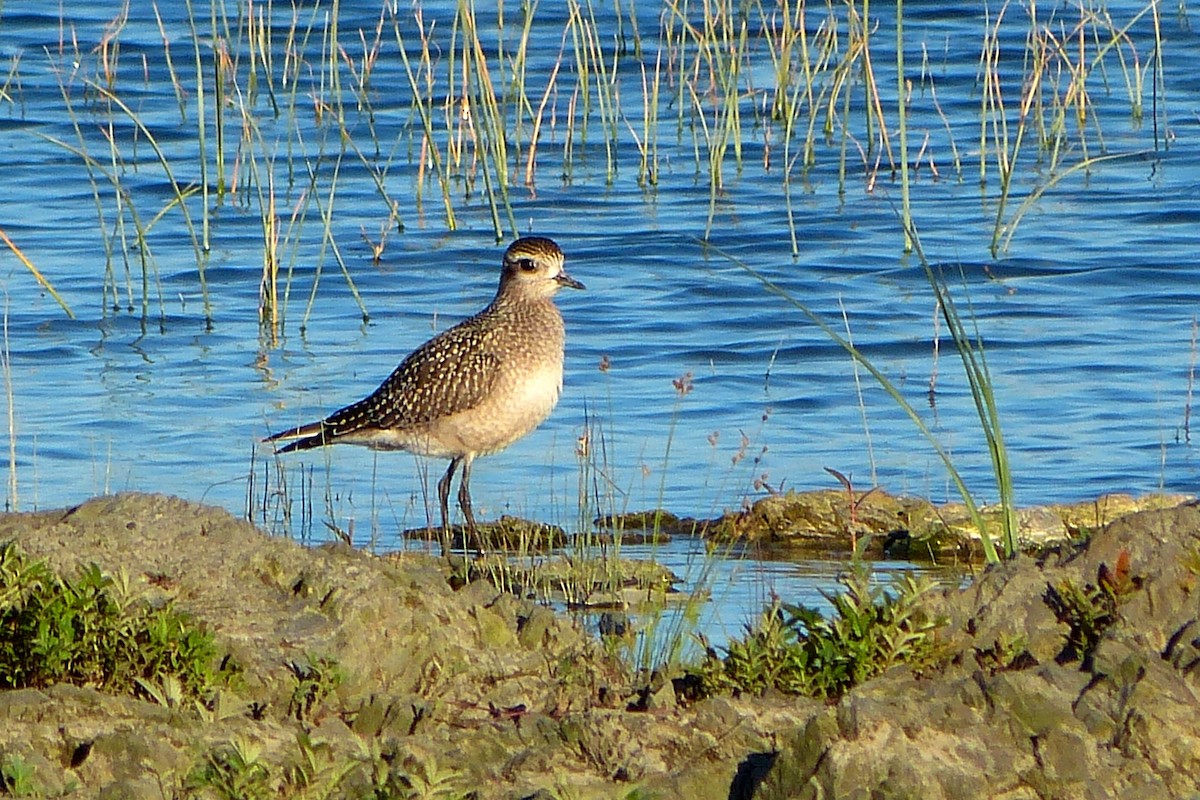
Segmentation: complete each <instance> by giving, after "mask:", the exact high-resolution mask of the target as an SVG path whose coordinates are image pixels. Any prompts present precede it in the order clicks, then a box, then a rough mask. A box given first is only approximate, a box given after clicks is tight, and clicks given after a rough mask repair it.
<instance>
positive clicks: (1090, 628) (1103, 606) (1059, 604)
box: [1044, 550, 1141, 671]
mask: <svg viewBox="0 0 1200 800" xmlns="http://www.w3.org/2000/svg"><path fill="white" fill-rule="evenodd" d="M1140 586H1141V581H1140V579H1139V578H1137V577H1134V576H1133V575H1132V573H1131V571H1130V566H1129V552H1128V551H1126V550H1122V551H1121V553H1120V555H1119V556H1118V557H1117V566H1116V568H1115V569H1112V570H1110V569H1109V568H1108V565H1106V564H1101V565H1100V570H1099V574H1098V576H1097V579H1096V583H1095V584H1091V583H1087V584H1084V585H1083V586H1080V585H1079V584H1078V583H1076V582H1075V581H1073V580H1071V579H1070V578H1065V579H1063V580H1062V581H1060V582H1059V583H1058V585H1057V586H1053V585H1051V586H1047V587H1046V593H1045V595H1044V599H1045V601H1046V605H1047V606H1049V607H1050V610H1051V611H1053V612H1054V616H1055V618H1057V619H1058V621H1059V622H1063V623H1066V624H1067V626H1068V628H1069V630H1068V632H1067V641H1066V644H1065V645H1064V646H1063V649H1062V651H1061V652H1060V653H1059V654H1058V656H1057V657H1056V659H1055V660H1056V661H1058V663H1060V664H1069V663H1071V662H1073V661H1080V662H1082V663H1081V668H1082V669H1084V670H1088V671H1090V670H1091V668H1092V659H1093V657H1094V656H1095V654H1096V648H1097V647H1098V646H1099V644H1100V640H1101V639H1102V638H1103V636H1104V632H1105V631H1106V630H1108V629H1109V628H1110V627H1112V625H1113V624H1114V623H1115V622H1116V621H1117V612H1118V607H1119V606H1120V604H1121V603H1122V602H1124V600H1125V598H1126V597H1127V596H1128V595H1129V594H1131V593H1132V592H1134V591H1135V590H1136V589H1138V588H1139V587H1140Z"/></svg>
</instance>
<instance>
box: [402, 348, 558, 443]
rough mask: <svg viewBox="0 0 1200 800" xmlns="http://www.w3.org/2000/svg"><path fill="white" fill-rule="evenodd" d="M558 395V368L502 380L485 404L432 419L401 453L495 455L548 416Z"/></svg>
mask: <svg viewBox="0 0 1200 800" xmlns="http://www.w3.org/2000/svg"><path fill="white" fill-rule="evenodd" d="M561 391H562V365H561V364H546V365H544V366H541V367H539V368H537V369H535V370H530V371H526V372H525V373H524V374H522V375H519V376H516V375H514V376H505V378H504V379H502V381H501V384H500V385H499V386H497V387H496V390H495V391H494V392H493V393H492V395H491V397H489V398H488V400H487V401H486V402H485V403H483V404H482V405H479V406H476V407H475V408H472V409H469V410H467V411H462V412H459V413H457V414H452V415H450V416H448V417H445V418H443V419H440V420H437V421H435V422H434V423H433V424H432V425H430V426H429V430H428V433H427V434H426V435H424V436H420V437H419V439H418V441H415V442H411V443H409V445H408V446H406V447H405V448H404V449H406V450H412V451H413V452H417V453H421V454H422V455H428V456H434V457H441V458H455V457H457V456H461V455H465V454H466V453H473V454H474V455H487V454H488V453H495V452H497V451H499V450H503V449H504V448H505V447H508V446H509V445H510V444H512V443H513V442H515V441H516V440H518V439H520V438H521V437H523V436H525V435H526V434H528V433H529V432H530V431H532V430H533V429H534V428H536V427H537V426H538V425H540V424H541V423H542V422H543V421H544V420H545V419H546V417H548V416H550V412H551V411H552V410H554V406H555V404H556V403H558V396H559V394H560V393H561Z"/></svg>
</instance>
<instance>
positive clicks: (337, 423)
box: [263, 395, 379, 453]
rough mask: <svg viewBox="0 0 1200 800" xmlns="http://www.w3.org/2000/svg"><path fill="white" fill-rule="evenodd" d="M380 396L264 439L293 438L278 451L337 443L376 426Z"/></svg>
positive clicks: (278, 448) (369, 398) (308, 448)
mask: <svg viewBox="0 0 1200 800" xmlns="http://www.w3.org/2000/svg"><path fill="white" fill-rule="evenodd" d="M378 406H379V400H378V399H377V398H376V397H375V396H374V395H372V396H371V397H368V398H365V399H363V400H359V401H358V402H357V403H353V404H351V405H348V406H346V407H345V408H343V409H341V410H340V411H335V412H334V413H332V414H330V415H329V416H328V417H326V418H325V419H323V420H321V421H320V422H310V423H308V424H307V425H299V426H297V427H295V428H289V429H287V430H286V431H280V432H279V433H274V434H271V435H270V436H268V437H267V438H266V439H263V441H264V442H277V441H280V440H282V439H292V440H294V441H289V442H288V443H287V444H285V445H284V446H283V447H276V449H275V452H276V453H290V452H292V451H293V450H311V449H312V448H314V447H324V446H325V445H327V444H333V443H334V442H336V441H338V440H339V439H343V438H345V437H347V436H350V435H351V434H354V433H356V432H358V431H361V430H364V429H368V428H371V427H372V423H371V422H370V420H371V419H372V418H373V416H374V415H375V414H376V413H377V411H378Z"/></svg>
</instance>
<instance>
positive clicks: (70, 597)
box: [0, 542, 216, 699]
mask: <svg viewBox="0 0 1200 800" xmlns="http://www.w3.org/2000/svg"><path fill="white" fill-rule="evenodd" d="M0 630H2V631H4V636H3V637H0V688H23V687H35V688H36V687H40V686H48V685H50V684H52V683H58V682H62V681H67V682H71V683H78V684H90V685H95V686H99V687H101V688H103V689H105V690H107V691H113V692H127V693H131V694H135V695H138V696H142V697H149V698H151V699H153V694H152V693H151V692H150V691H149V689H148V687H153V686H159V687H162V686H167V685H170V686H173V687H175V692H174V694H175V695H176V696H180V697H182V696H185V695H186V696H190V697H197V696H200V695H202V694H203V693H205V692H206V691H207V689H208V688H209V686H210V684H211V682H212V677H213V674H212V662H213V658H214V656H215V654H216V648H215V646H214V644H213V639H212V634H210V633H208V632H207V631H205V630H203V629H201V628H198V627H197V626H196V625H195V623H194V622H193V621H192V619H191V618H190V617H188V616H187V615H185V614H182V613H180V612H178V611H175V610H174V609H173V608H172V607H171V606H170V605H167V606H164V607H162V608H152V607H150V606H149V604H147V603H145V602H144V601H138V600H133V599H131V598H130V597H129V590H128V586H127V585H126V584H125V581H124V580H123V579H122V580H121V581H120V582H119V583H118V582H117V581H114V580H113V578H111V577H109V576H106V575H104V574H103V573H102V572H101V571H100V568H99V567H98V566H96V565H95V564H93V565H91V566H89V567H87V568H85V569H83V570H81V571H80V573H79V574H78V575H77V576H76V577H74V578H70V579H68V578H64V577H62V576H60V575H57V574H55V573H54V572H53V571H51V570H50V568H49V567H48V566H47V565H46V563H45V562H44V561H31V560H29V559H28V558H26V557H25V556H24V554H22V553H21V552H20V551H19V550H18V549H17V547H16V545H15V544H14V543H12V542H8V543H5V544H3V545H0Z"/></svg>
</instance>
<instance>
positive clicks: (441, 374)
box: [268, 312, 501, 453]
mask: <svg viewBox="0 0 1200 800" xmlns="http://www.w3.org/2000/svg"><path fill="white" fill-rule="evenodd" d="M485 313H486V312H485ZM481 316H482V315H479V316H475V317H472V318H471V319H468V320H465V321H464V322H462V323H460V324H459V325H456V326H455V327H453V328H450V329H449V330H446V331H443V332H442V333H440V334H438V335H437V336H435V337H434V338H432V339H430V340H429V341H428V342H426V343H425V344H423V345H421V346H420V347H418V348H417V349H416V350H414V351H413V352H412V353H410V354H409V356H408V358H406V359H404V361H402V362H401V363H400V366H398V367H396V369H395V371H394V372H392V374H391V375H389V376H388V378H387V380H385V381H384V382H383V383H382V384H381V385H380V387H379V388H378V389H376V390H375V391H374V392H372V393H371V395H370V396H368V397H366V398H364V399H362V400H359V401H358V402H357V403H354V404H352V405H349V406H346V407H345V408H343V409H341V410H340V411H335V412H334V413H332V414H330V415H329V416H328V417H326V418H325V419H324V420H322V421H320V422H314V423H310V424H308V425H301V426H300V427H297V428H292V429H291V430H287V431H281V432H280V433H277V434H275V435H274V436H271V437H270V438H269V440H268V441H274V440H278V439H296V441H293V442H291V443H289V444H288V445H287V446H285V447H282V448H280V450H279V452H281V453H286V452H290V451H292V450H307V449H309V448H312V447H321V446H322V445H326V444H332V443H333V442H335V441H337V440H338V439H340V438H342V437H344V436H347V435H349V434H353V433H355V432H358V431H363V430H379V429H388V428H396V429H405V428H411V427H415V426H419V425H422V424H427V423H429V422H432V421H434V420H437V419H440V418H442V417H447V416H450V415H451V414H457V413H458V412H460V411H466V410H467V409H470V408H474V407H475V406H477V405H479V404H480V403H482V402H483V401H484V400H485V399H486V398H487V397H488V396H489V394H490V393H491V391H492V388H493V387H494V386H495V383H496V380H497V378H498V377H499V375H500V368H501V362H500V358H499V356H497V355H495V353H493V352H492V348H491V347H489V346H488V345H489V342H488V339H489V336H490V335H489V332H488V326H487V325H486V324H484V323H483V320H482V319H481ZM298 437H304V438H298Z"/></svg>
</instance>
